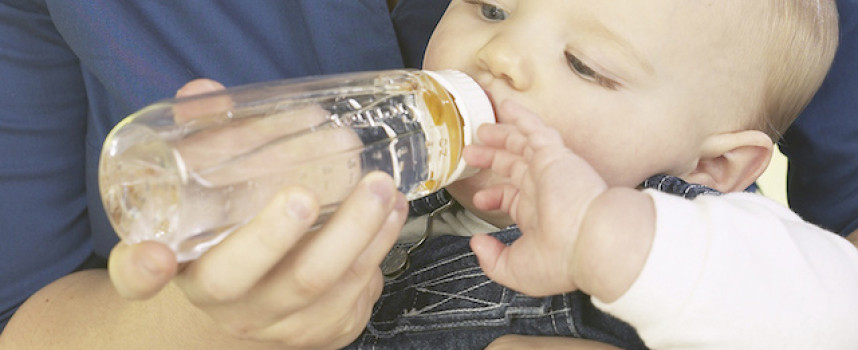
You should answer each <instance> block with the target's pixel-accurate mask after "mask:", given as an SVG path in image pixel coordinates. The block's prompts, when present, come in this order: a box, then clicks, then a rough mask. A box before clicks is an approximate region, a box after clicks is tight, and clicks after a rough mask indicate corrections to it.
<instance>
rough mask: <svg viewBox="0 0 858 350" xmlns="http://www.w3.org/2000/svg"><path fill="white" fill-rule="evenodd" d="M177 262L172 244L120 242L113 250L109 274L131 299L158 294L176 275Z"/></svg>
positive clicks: (115, 285)
mask: <svg viewBox="0 0 858 350" xmlns="http://www.w3.org/2000/svg"><path fill="white" fill-rule="evenodd" d="M177 269H178V263H177V262H176V256H175V255H174V254H173V251H171V250H170V248H169V247H167V246H165V245H163V244H161V243H157V242H149V241H147V242H141V243H138V244H134V245H128V244H125V243H122V242H120V243H118V244H117V245H116V246H115V247H113V250H112V251H111V253H110V259H109V261H108V273H109V274H110V280H111V282H112V283H113V286H114V288H116V291H117V292H118V293H119V294H120V295H122V296H123V297H125V298H128V299H147V298H149V297H152V296H154V295H155V294H157V293H158V292H159V291H160V290H161V289H162V288H163V287H164V286H165V285H166V284H167V283H169V282H170V280H171V279H172V278H173V276H174V275H175V274H176V270H177Z"/></svg>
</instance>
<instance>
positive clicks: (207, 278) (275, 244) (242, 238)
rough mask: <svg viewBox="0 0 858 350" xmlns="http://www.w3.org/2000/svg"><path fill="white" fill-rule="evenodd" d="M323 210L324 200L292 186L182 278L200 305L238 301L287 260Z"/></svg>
mask: <svg viewBox="0 0 858 350" xmlns="http://www.w3.org/2000/svg"><path fill="white" fill-rule="evenodd" d="M317 214H318V204H316V202H315V197H314V196H313V195H312V194H311V193H310V192H309V191H308V190H306V189H303V188H300V187H291V188H287V189H285V190H283V191H281V192H280V193H278V194H277V195H275V196H274V198H273V199H272V200H271V202H269V204H268V205H267V206H266V207H265V208H264V209H263V210H262V211H261V212H260V213H259V214H258V215H257V216H256V217H254V218H253V219H252V220H251V221H250V222H249V223H248V224H247V225H244V226H242V227H241V228H239V229H238V230H236V232H233V233H232V234H231V235H230V236H228V237H227V238H226V239H224V241H223V242H221V243H219V244H218V245H216V246H214V247H212V248H211V249H210V250H209V251H207V252H206V253H205V254H203V255H202V256H201V257H200V258H199V259H197V260H196V261H194V262H193V263H191V264H190V265H189V266H188V267H187V268H186V269H185V270H184V271H183V272H182V274H181V275H180V276H179V279H178V280H177V282H179V283H180V285H181V286H183V289H184V290H185V293H187V294H188V296H189V298H190V299H191V300H193V301H194V302H196V303H202V304H207V303H217V302H225V301H232V300H235V299H238V298H240V297H241V296H243V295H244V294H246V293H247V292H248V291H249V290H250V289H252V288H253V287H254V286H255V285H256V284H257V283H258V282H259V281H260V280H261V279H262V278H263V276H265V275H266V274H267V273H268V272H269V271H270V270H271V269H272V268H273V267H275V266H276V265H277V264H278V263H279V262H280V260H282V259H283V257H284V256H285V255H286V254H287V253H288V252H289V250H290V249H292V248H293V247H294V246H295V244H296V243H297V242H298V241H299V240H300V239H301V237H303V236H304V234H305V232H306V231H307V230H308V229H309V228H310V226H311V225H312V224H313V222H314V221H315V220H316V216H317Z"/></svg>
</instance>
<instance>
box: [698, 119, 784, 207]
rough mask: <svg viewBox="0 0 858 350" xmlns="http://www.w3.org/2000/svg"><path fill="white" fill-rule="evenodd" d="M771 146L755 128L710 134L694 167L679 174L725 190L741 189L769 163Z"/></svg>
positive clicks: (763, 134)
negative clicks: (683, 173) (685, 172)
mask: <svg viewBox="0 0 858 350" xmlns="http://www.w3.org/2000/svg"><path fill="white" fill-rule="evenodd" d="M773 149H774V144H773V143H772V140H771V139H770V138H769V136H768V135H766V134H765V133H764V132H762V131H758V130H743V131H737V132H732V133H725V134H718V135H712V136H709V137H708V138H707V139H706V140H705V141H704V142H703V146H702V148H701V152H700V159H698V161H697V167H696V168H695V169H694V170H693V171H692V172H690V173H688V174H686V175H685V176H682V178H683V179H684V180H685V181H688V182H690V183H696V184H701V185H705V186H709V187H711V188H714V189H716V190H718V191H721V192H725V193H726V192H735V191H743V190H745V189H746V188H748V186H750V185H751V184H752V183H754V181H756V180H757V178H759V177H760V175H762V173H763V171H765V170H766V167H768V166H769V161H770V160H771V159H772V150H773Z"/></svg>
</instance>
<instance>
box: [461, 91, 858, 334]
mask: <svg viewBox="0 0 858 350" xmlns="http://www.w3.org/2000/svg"><path fill="white" fill-rule="evenodd" d="M500 112H501V115H500V116H499V119H500V120H501V121H502V122H504V124H505V125H504V124H501V125H497V126H491V127H483V128H481V129H480V137H481V140H483V141H484V142H485V146H480V147H472V148H470V149H468V152H467V153H466V157H467V158H466V159H467V161H468V162H469V163H471V164H473V165H476V166H479V167H484V168H491V169H493V170H494V171H495V172H497V173H499V174H501V175H504V176H508V177H510V178H511V182H510V184H508V185H504V186H499V187H495V188H490V189H486V190H484V191H481V192H479V193H477V195H476V197H475V205H477V207H479V208H481V209H491V208H498V209H502V210H505V211H507V212H508V213H510V215H511V216H512V218H513V219H514V220H515V221H516V223H518V224H519V225H520V226H521V230H522V233H523V235H522V237H521V238H520V239H519V240H517V241H516V242H514V243H513V244H512V245H511V246H508V247H507V246H505V245H503V244H500V243H499V242H498V241H496V240H494V239H493V238H491V237H487V236H480V237H475V238H474V239H473V241H472V244H471V246H472V248H473V249H474V252H475V253H476V255H477V257H478V258H479V259H480V264H481V266H482V267H483V269H484V270H485V271H486V274H487V275H488V276H489V277H491V278H492V279H494V280H496V281H498V282H499V283H501V284H505V285H507V286H509V287H510V288H513V289H517V290H520V291H522V292H524V293H528V294H533V295H544V294H549V293H558V292H561V291H568V290H572V289H574V288H576V287H577V288H579V289H581V290H583V291H584V292H587V293H589V294H590V295H592V296H594V297H595V299H596V300H595V302H596V305H597V307H599V308H600V309H602V310H603V311H606V312H608V313H611V314H613V315H615V316H617V317H619V318H621V319H623V320H625V321H626V322H629V323H630V324H631V325H632V326H634V327H635V328H636V330H637V331H638V332H639V334H640V335H641V337H642V338H643V339H644V340H645V342H646V343H647V345H648V346H651V347H653V348H659V349H669V348H725V349H751V348H778V349H807V348H832V349H833V348H838V349H839V348H850V347H852V346H854V344H856V342H858V335H856V333H855V332H854V330H853V329H852V328H854V324H855V323H856V322H858V312H856V310H858V299H856V298H855V297H854V296H855V293H856V292H858V252H856V250H855V247H854V246H853V245H851V244H849V243H848V242H847V241H846V240H844V239H843V238H842V237H839V236H837V235H835V234H833V233H830V232H827V231H825V230H822V229H820V228H819V227H816V226H813V225H811V224H808V223H806V222H803V221H802V220H801V219H800V218H799V217H798V216H796V215H795V214H793V213H792V212H790V211H789V210H788V209H786V208H783V207H782V206H780V205H778V204H776V203H774V202H772V201H770V200H768V199H766V198H764V197H762V196H759V195H755V194H749V193H730V194H725V195H723V196H702V197H699V198H697V199H695V200H687V199H684V198H681V197H678V196H674V195H670V194H665V193H659V192H655V191H652V190H648V191H638V190H634V189H621V188H606V186H605V184H604V183H603V182H601V179H600V178H599V177H598V175H597V174H596V173H595V171H593V169H592V168H591V167H589V166H588V165H587V163H586V162H584V161H583V160H582V159H580V158H578V157H577V156H576V155H575V154H574V153H572V152H571V151H569V150H566V149H565V147H563V145H562V142H560V141H559V138H558V136H557V135H556V133H554V134H552V133H553V132H552V131H551V130H550V129H549V128H547V127H545V126H544V125H542V123H541V122H540V121H539V119H538V118H536V117H535V116H533V115H532V114H531V113H529V112H527V111H523V110H521V109H520V108H514V106H510V105H506V106H504V107H502V108H501V111H500ZM656 208H657V209H658V213H659V214H658V215H657V216H656ZM656 230H657V232H658V233H657V234H656ZM644 262H645V263H646V265H645V266H644ZM678 301H681V302H678Z"/></svg>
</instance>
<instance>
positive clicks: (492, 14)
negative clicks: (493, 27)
mask: <svg viewBox="0 0 858 350" xmlns="http://www.w3.org/2000/svg"><path fill="white" fill-rule="evenodd" d="M480 14H482V15H483V17H485V18H486V19H487V20H490V21H503V20H505V19H506V18H507V13H506V11H504V10H503V9H501V8H499V7H497V6H494V5H490V4H486V3H483V4H481V5H480Z"/></svg>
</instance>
